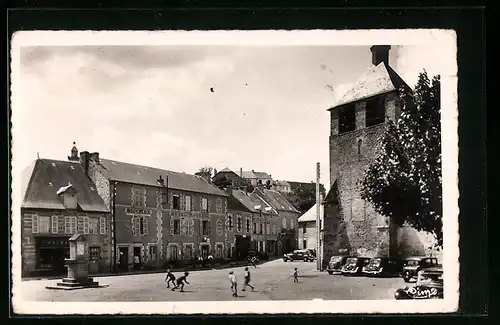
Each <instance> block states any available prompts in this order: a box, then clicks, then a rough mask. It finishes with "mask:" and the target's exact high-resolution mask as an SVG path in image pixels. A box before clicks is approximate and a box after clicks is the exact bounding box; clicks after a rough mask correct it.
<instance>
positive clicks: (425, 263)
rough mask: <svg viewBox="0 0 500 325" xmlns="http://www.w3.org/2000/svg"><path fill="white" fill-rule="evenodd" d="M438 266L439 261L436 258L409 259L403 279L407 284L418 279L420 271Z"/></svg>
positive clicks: (405, 265)
mask: <svg viewBox="0 0 500 325" xmlns="http://www.w3.org/2000/svg"><path fill="white" fill-rule="evenodd" d="M438 265H439V264H438V260H437V258H435V257H427V256H426V257H422V256H420V257H410V258H407V259H406V261H405V263H404V266H403V272H402V276H403V279H404V280H405V282H410V281H411V280H412V279H414V278H416V277H417V274H418V272H419V271H420V270H422V269H425V268H429V267H436V266H438Z"/></svg>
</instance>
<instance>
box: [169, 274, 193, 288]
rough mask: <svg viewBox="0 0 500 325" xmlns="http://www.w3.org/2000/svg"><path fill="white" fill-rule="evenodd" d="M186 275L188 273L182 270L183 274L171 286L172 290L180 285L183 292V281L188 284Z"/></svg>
mask: <svg viewBox="0 0 500 325" xmlns="http://www.w3.org/2000/svg"><path fill="white" fill-rule="evenodd" d="M188 275H189V272H187V271H186V272H184V275H183V276H181V277H180V278H178V279H177V285H176V286H175V287H173V288H172V291H175V289H177V288H178V287H179V286H180V287H181V292H184V283H187V284H189V282H187V276H188Z"/></svg>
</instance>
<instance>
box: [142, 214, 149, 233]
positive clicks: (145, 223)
mask: <svg viewBox="0 0 500 325" xmlns="http://www.w3.org/2000/svg"><path fill="white" fill-rule="evenodd" d="M143 220H144V235H147V234H148V227H149V222H148V217H144V219H143Z"/></svg>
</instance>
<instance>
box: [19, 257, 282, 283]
mask: <svg viewBox="0 0 500 325" xmlns="http://www.w3.org/2000/svg"><path fill="white" fill-rule="evenodd" d="M273 261H275V260H274V259H273V260H269V261H265V262H261V263H258V264H257V265H262V264H265V263H269V262H273ZM249 265H250V263H241V264H236V265H222V266H219V267H205V268H196V269H192V270H189V269H188V270H187V271H188V272H197V271H209V270H224V269H229V268H236V267H244V266H249ZM185 270H186V268H174V269H172V272H183V271H185ZM166 271H167V269H156V270H147V271H131V272H119V273H118V272H117V273H99V274H89V276H91V277H93V278H104V277H115V276H125V275H141V274H157V273H165V272H166ZM63 276H64V275H59V276H46V277H43V276H41V277H29V278H23V279H21V281H35V280H57V279H61V277H63Z"/></svg>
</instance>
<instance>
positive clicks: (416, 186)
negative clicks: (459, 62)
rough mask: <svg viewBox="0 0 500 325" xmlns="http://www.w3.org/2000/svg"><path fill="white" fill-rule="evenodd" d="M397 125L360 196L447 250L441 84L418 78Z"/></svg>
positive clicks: (388, 132) (391, 127)
mask: <svg viewBox="0 0 500 325" xmlns="http://www.w3.org/2000/svg"><path fill="white" fill-rule="evenodd" d="M400 95H401V104H402V105H401V116H400V118H399V121H398V123H397V125H394V124H393V123H392V122H387V124H386V133H385V136H384V138H383V140H382V150H381V153H380V155H379V156H378V157H377V159H376V160H375V161H374V162H373V163H372V164H370V165H369V167H368V169H367V171H366V173H365V175H364V178H363V180H362V181H361V196H362V198H363V199H365V200H367V201H369V202H371V203H372V204H373V206H374V207H375V209H376V210H377V212H379V213H381V214H383V215H385V216H388V217H389V218H391V220H392V221H393V222H394V223H395V224H396V225H399V226H401V225H404V224H409V225H411V226H413V227H414V228H416V229H417V230H423V231H426V232H429V233H432V234H434V236H435V237H436V239H437V245H438V246H439V247H442V245H443V224H442V211H443V209H442V181H441V121H440V116H441V112H440V78H439V75H438V76H435V77H433V78H432V80H429V77H428V76H427V73H426V72H425V71H424V72H422V73H420V74H419V78H418V82H417V85H416V86H415V90H414V91H413V93H408V92H404V91H401V92H400Z"/></svg>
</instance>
